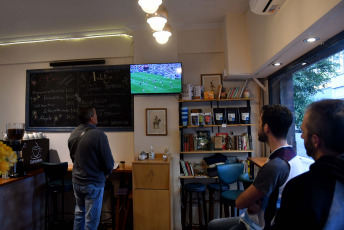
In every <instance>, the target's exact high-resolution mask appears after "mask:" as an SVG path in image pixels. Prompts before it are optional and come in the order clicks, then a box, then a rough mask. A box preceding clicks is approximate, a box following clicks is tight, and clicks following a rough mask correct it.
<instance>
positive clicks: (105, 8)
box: [0, 0, 344, 77]
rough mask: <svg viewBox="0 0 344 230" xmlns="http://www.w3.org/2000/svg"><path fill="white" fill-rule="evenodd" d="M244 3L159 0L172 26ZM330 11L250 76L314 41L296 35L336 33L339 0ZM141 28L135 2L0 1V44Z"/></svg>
mask: <svg viewBox="0 0 344 230" xmlns="http://www.w3.org/2000/svg"><path fill="white" fill-rule="evenodd" d="M248 2H249V0H163V4H164V5H165V7H166V8H167V10H168V21H169V23H170V24H171V26H172V28H188V27H195V26H208V25H214V24H215V25H216V24H221V23H223V20H224V17H225V15H226V14H231V13H246V12H247V11H248V10H249V3H248ZM282 7H283V6H282ZM332 11H333V12H331V14H329V15H327V16H325V17H323V18H322V19H321V20H320V21H319V22H318V23H316V24H315V25H313V26H312V27H311V28H309V29H308V30H307V31H305V32H304V33H303V34H302V35H300V37H298V38H297V39H295V40H294V41H293V42H292V43H291V44H289V45H288V46H287V47H285V49H283V50H281V51H280V52H279V53H278V54H277V55H276V56H275V57H272V58H271V59H270V60H269V61H268V62H267V63H266V64H265V65H262V66H261V67H260V68H259V69H257V70H255V71H254V72H253V73H252V75H254V76H255V77H266V76H268V75H269V74H271V73H273V72H274V71H277V70H278V69H279V68H282V67H283V66H282V67H272V66H271V65H270V63H271V62H272V61H279V62H282V63H284V64H287V63H289V62H291V61H292V60H294V59H296V58H297V57H299V56H301V55H302V54H304V53H306V52H308V51H309V50H311V49H312V48H314V47H315V46H317V45H319V43H318V44H313V45H305V44H304V43H303V42H302V38H304V37H306V36H310V35H312V36H314V35H316V36H319V37H320V38H321V39H322V42H323V41H326V40H327V39H328V38H331V37H332V36H333V35H335V34H337V33H338V32H340V31H342V30H343V29H344V23H343V22H344V1H343V2H342V3H341V4H339V7H336V9H335V10H332ZM262 17H265V16H262ZM145 28H146V29H149V26H148V24H147V23H146V22H145V13H144V12H143V11H142V10H141V8H140V6H139V5H138V4H137V0H31V1H30V0H26V1H23V0H6V1H5V0H3V1H1V5H0V42H8V41H14V40H17V41H18V40H23V39H25V38H26V37H33V38H34V37H42V36H48V35H56V34H79V33H85V32H96V31H121V32H129V33H130V31H132V30H137V29H145ZM252 75H251V76H252Z"/></svg>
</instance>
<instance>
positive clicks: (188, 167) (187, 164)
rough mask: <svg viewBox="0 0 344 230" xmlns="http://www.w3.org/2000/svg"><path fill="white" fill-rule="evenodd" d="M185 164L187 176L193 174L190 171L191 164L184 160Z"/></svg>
mask: <svg viewBox="0 0 344 230" xmlns="http://www.w3.org/2000/svg"><path fill="white" fill-rule="evenodd" d="M185 165H186V169H187V171H188V175H189V176H193V174H192V172H191V168H192V166H191V165H190V164H189V162H188V161H185Z"/></svg>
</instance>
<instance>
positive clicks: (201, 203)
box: [182, 183, 208, 230]
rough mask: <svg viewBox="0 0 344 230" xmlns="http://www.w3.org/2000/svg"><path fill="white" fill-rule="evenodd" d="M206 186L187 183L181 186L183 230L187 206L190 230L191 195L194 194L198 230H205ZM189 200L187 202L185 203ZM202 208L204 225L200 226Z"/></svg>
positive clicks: (206, 226) (190, 227)
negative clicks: (195, 196) (195, 197)
mask: <svg viewBox="0 0 344 230" xmlns="http://www.w3.org/2000/svg"><path fill="white" fill-rule="evenodd" d="M206 190H207V186H205V185H204V184H202V183H189V184H186V185H184V186H183V189H182V204H183V208H182V227H183V229H185V227H186V226H185V225H186V224H185V222H186V210H187V204H189V229H190V230H191V229H192V194H193V193H196V195H197V206H198V220H199V229H202V228H204V229H207V228H208V222H207V207H206V202H205V191H206ZM188 199H189V202H187V201H188ZM202 207H203V215H204V225H202Z"/></svg>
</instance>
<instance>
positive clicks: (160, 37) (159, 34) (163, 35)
mask: <svg viewBox="0 0 344 230" xmlns="http://www.w3.org/2000/svg"><path fill="white" fill-rule="evenodd" d="M171 35H172V28H171V26H170V24H168V23H166V24H165V27H164V28H163V29H162V30H161V31H155V32H154V33H153V36H154V37H155V40H156V41H157V42H158V43H159V44H165V43H166V42H168V39H169V38H170V36H171Z"/></svg>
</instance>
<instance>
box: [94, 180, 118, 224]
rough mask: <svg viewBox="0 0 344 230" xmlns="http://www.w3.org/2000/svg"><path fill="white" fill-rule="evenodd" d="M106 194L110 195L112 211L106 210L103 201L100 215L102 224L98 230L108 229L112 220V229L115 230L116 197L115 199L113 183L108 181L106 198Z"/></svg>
mask: <svg viewBox="0 0 344 230" xmlns="http://www.w3.org/2000/svg"><path fill="white" fill-rule="evenodd" d="M105 194H109V196H110V205H111V211H107V210H104V207H105V205H104V199H103V205H102V212H101V215H100V222H99V226H98V229H107V226H108V225H109V221H110V220H111V228H112V230H114V229H115V197H114V188H113V184H112V181H111V180H109V179H107V180H106V181H105V187H104V197H105Z"/></svg>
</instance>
